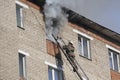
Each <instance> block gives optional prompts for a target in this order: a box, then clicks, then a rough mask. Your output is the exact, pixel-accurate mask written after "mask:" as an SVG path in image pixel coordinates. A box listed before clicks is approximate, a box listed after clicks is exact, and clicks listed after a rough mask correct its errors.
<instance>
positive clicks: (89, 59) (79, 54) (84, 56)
mask: <svg viewBox="0 0 120 80" xmlns="http://www.w3.org/2000/svg"><path fill="white" fill-rule="evenodd" d="M79 56H80V57H83V58H85V59H87V60H89V61H92V59H91V58H90V59H89V58H87V57H85V56H82V55H80V54H79Z"/></svg>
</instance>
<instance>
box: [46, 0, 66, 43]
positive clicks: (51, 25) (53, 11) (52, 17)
mask: <svg viewBox="0 0 120 80" xmlns="http://www.w3.org/2000/svg"><path fill="white" fill-rule="evenodd" d="M44 14H45V22H46V35H47V37H49V39H50V36H51V35H52V34H53V35H54V36H55V37H57V36H59V37H60V33H61V31H62V28H63V27H64V26H65V24H66V22H67V15H66V14H65V12H64V11H63V10H62V9H61V6H60V4H59V2H58V0H46V4H45V6H44ZM50 40H52V39H50ZM52 41H53V40H52Z"/></svg>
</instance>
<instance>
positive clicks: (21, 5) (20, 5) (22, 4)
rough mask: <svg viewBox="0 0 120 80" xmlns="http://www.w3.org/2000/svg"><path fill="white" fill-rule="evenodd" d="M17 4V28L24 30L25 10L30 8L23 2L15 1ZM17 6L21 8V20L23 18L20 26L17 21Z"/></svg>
mask: <svg viewBox="0 0 120 80" xmlns="http://www.w3.org/2000/svg"><path fill="white" fill-rule="evenodd" d="M15 4H16V21H17V27H19V28H21V29H24V18H23V17H24V15H23V8H27V9H29V6H28V5H26V4H25V3H23V2H21V1H18V0H16V1H15ZM17 6H19V7H21V8H20V18H21V19H20V25H18V20H17V18H18V16H17Z"/></svg>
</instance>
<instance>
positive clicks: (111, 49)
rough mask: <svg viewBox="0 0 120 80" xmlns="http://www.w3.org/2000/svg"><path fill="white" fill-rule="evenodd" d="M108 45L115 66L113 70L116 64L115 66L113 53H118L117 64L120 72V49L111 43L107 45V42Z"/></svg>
mask: <svg viewBox="0 0 120 80" xmlns="http://www.w3.org/2000/svg"><path fill="white" fill-rule="evenodd" d="M106 47H107V48H108V50H109V51H110V54H111V56H112V57H111V58H112V66H113V70H115V66H114V59H113V54H117V62H118V63H117V64H118V72H120V50H118V49H116V48H114V47H112V46H110V45H107V44H106ZM112 51H114V52H116V53H113V52H112Z"/></svg>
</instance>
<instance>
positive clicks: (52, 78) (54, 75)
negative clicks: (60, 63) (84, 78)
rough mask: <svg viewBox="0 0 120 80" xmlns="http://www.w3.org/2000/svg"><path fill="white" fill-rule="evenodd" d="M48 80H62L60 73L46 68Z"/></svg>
mask: <svg viewBox="0 0 120 80" xmlns="http://www.w3.org/2000/svg"><path fill="white" fill-rule="evenodd" d="M48 80H63V77H62V71H61V70H58V69H54V68H52V67H50V66H49V67H48Z"/></svg>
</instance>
